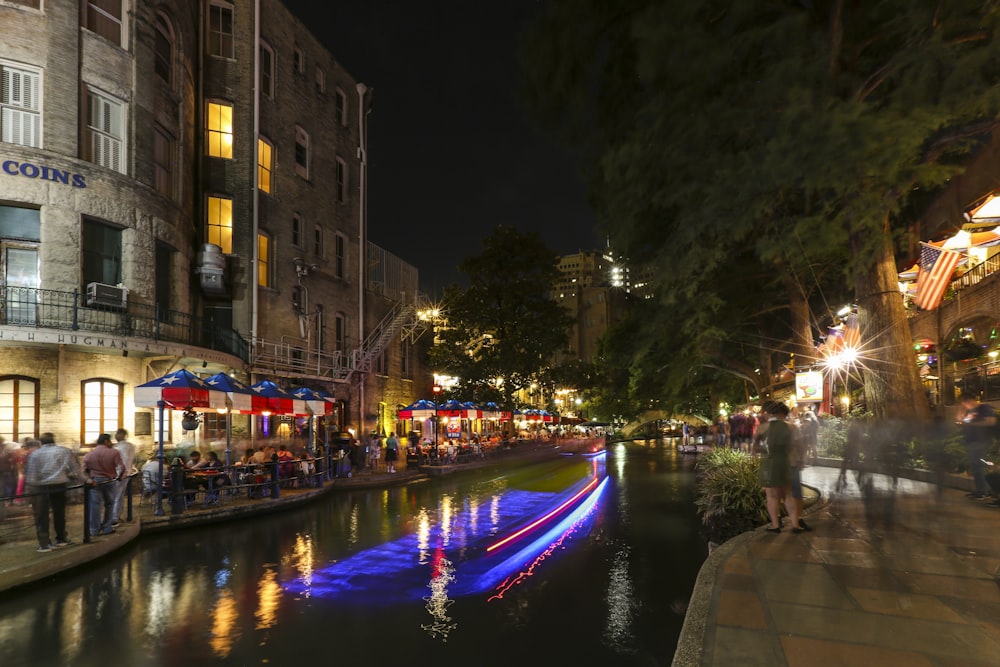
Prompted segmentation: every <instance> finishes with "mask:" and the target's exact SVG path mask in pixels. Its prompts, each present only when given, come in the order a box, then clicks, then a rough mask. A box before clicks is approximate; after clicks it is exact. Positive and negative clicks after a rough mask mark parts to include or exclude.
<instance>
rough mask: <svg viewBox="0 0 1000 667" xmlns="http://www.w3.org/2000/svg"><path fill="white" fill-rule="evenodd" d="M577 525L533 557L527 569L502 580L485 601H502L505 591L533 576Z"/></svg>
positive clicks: (573, 531) (574, 530)
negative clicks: (537, 568) (536, 569)
mask: <svg viewBox="0 0 1000 667" xmlns="http://www.w3.org/2000/svg"><path fill="white" fill-rule="evenodd" d="M579 525H580V522H579V521H577V522H576V523H575V524H573V525H572V526H571V527H570V528H569V530H567V531H566V532H565V533H563V534H562V535H560V536H559V539H558V540H556V541H555V542H553V543H552V544H550V545H549V546H548V548H546V549H545V551H543V552H542V553H540V554H538V555H537V556H536V557H535V560H533V561H532V562H531V565H529V566H528V567H527V569H525V570H522V571H521V572H518V573H517V574H516V575H514V576H511V577H507V578H506V579H504V580H503V582H501V583H500V585H499V586H497V587H496V590H497V591H498V592H496V593H494V594H493V595H491V596H489V597H488V598H486V601H487V602H490V601H492V600H502V599H503V596H504V594H505V593H506V592H507V591H509V590H510V589H511V588H513V587H514V586H517V585H518V584H520V583H521V582H523V581H524V580H525V579H527V578H528V577H530V576H531V575H533V574H534V573H535V568H536V567H538V566H539V565H541V564H542V561H544V560H545V559H546V558H548V557H549V556H551V555H552V552H554V551H555V550H556V549H558V548H559V547H561V546H562V543H563V542H565V541H566V538H568V537H569V536H570V535H572V534H573V533H575V532H576V530H577V527H578V526H579Z"/></svg>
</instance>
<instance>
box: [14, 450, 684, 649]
mask: <svg viewBox="0 0 1000 667" xmlns="http://www.w3.org/2000/svg"><path fill="white" fill-rule="evenodd" d="M629 456H632V453H631V452H623V453H622V454H620V455H619V453H618V451H617V450H615V455H614V459H613V462H612V460H608V461H607V462H605V460H604V459H603V458H602V459H600V460H597V459H595V460H576V461H574V460H566V459H564V460H560V461H559V462H550V463H546V464H543V465H540V466H537V467H536V466H526V467H525V468H524V469H515V470H510V471H505V473H504V474H503V475H501V476H497V477H494V478H490V479H485V475H484V477H483V478H475V477H472V478H465V479H456V480H447V479H445V480H436V481H434V482H431V483H424V484H411V485H407V486H401V487H398V488H395V489H392V490H390V491H389V492H386V491H385V490H383V489H379V490H376V491H370V492H369V491H364V492H360V491H343V492H341V493H338V494H334V495H332V496H331V497H330V498H329V501H324V502H321V503H316V504H315V505H314V506H311V507H309V508H308V509H306V510H303V511H295V512H289V513H287V514H283V515H267V516H260V517H254V518H253V519H252V521H247V522H246V524H245V525H241V524H240V523H238V522H237V523H234V524H231V525H227V526H226V527H225V530H224V531H222V534H223V535H224V536H225V538H224V539H220V537H219V535H220V529H219V528H218V527H213V528H211V529H206V530H204V531H199V530H192V531H186V532H184V533H176V534H171V535H169V536H164V537H162V538H157V537H151V538H148V539H143V540H142V541H141V542H140V543H139V544H137V545H136V546H135V547H134V548H132V549H131V550H130V551H128V552H123V553H121V554H117V555H115V556H113V557H111V558H109V559H108V560H107V561H105V562H103V563H102V564H101V565H100V566H99V567H95V568H93V569H90V570H86V571H82V572H80V573H79V574H78V575H72V576H70V577H67V578H65V579H64V580H62V583H59V584H57V585H49V586H45V587H39V589H38V591H37V592H30V593H26V594H24V595H20V596H19V597H18V596H15V597H14V598H9V599H5V600H2V601H0V667H21V666H25V667H34V666H35V665H50V664H52V665H56V664H58V665H71V666H73V667H89V666H90V665H104V664H116V665H117V664H128V665H170V664H187V665H202V664H214V663H219V664H221V663H226V664H265V663H267V664H289V661H290V660H292V659H294V660H295V661H304V660H308V661H312V660H323V659H324V658H329V656H330V654H331V651H333V652H334V653H335V654H336V655H337V656H338V658H342V659H347V660H349V661H354V662H361V663H362V664H386V663H398V662H402V661H404V660H410V661H412V660H413V658H414V656H416V655H421V656H422V658H426V662H427V663H428V664H430V663H432V662H433V663H435V664H459V662H461V663H462V664H466V663H471V664H477V665H483V666H484V667H486V666H488V665H495V664H504V663H509V661H510V660H511V659H517V660H520V661H522V662H529V663H530V662H532V661H533V660H536V659H537V661H539V662H546V663H548V662H553V663H557V664H566V663H574V662H575V663H580V664H595V663H596V662H598V661H600V662H602V663H603V664H623V665H625V664H637V663H633V662H630V661H631V660H632V659H633V657H635V656H639V655H640V654H641V655H642V656H645V657H649V656H650V655H653V656H655V660H647V661H646V662H645V663H643V664H662V661H663V660H664V659H668V658H669V656H670V655H671V653H670V651H671V650H672V646H671V642H672V641H673V639H672V638H671V633H676V632H677V631H679V626H680V623H681V621H682V619H681V618H679V617H674V616H673V614H671V613H670V610H669V609H667V608H666V605H667V604H669V602H670V601H671V600H674V599H678V598H682V599H686V597H687V595H689V594H690V586H691V583H685V582H686V581H687V577H688V576H690V577H691V579H690V581H691V582H693V573H696V572H697V565H698V564H699V563H700V560H698V559H699V558H700V554H697V552H696V557H695V558H696V562H695V564H694V565H693V566H689V565H688V564H686V563H685V564H683V565H682V566H681V565H678V564H677V563H676V562H675V561H673V560H671V559H672V558H674V557H675V555H676V554H678V553H682V552H684V551H685V550H690V544H691V543H690V541H689V540H691V539H697V527H698V524H697V518H696V517H695V516H694V514H693V512H692V511H691V509H690V508H691V498H690V495H689V492H687V491H684V489H683V488H681V490H682V491H684V493H683V495H681V496H678V497H676V498H673V495H674V494H675V493H677V489H678V488H679V485H678V481H680V482H681V484H680V487H683V481H684V480H685V479H688V474H687V473H678V472H677V470H678V465H677V464H675V463H671V462H670V461H669V460H668V458H667V453H666V452H663V453H662V457H661V452H656V451H654V448H644V450H643V451H642V452H641V456H639V457H633V459H634V460H632V461H631V462H629V461H628V458H629ZM647 456H657V457H658V458H659V459H660V460H661V462H662V464H663V466H664V468H663V469H658V470H657V474H656V475H651V473H650V466H649V465H648V459H647V458H646V457H647ZM685 460H687V459H685ZM605 467H606V468H607V469H613V470H614V471H617V472H616V475H620V477H621V479H618V480H611V481H609V480H608V479H607V478H606V474H605ZM662 473H666V474H662ZM626 475H627V477H626ZM692 476H693V475H692ZM595 478H596V479H601V480H602V481H601V483H600V485H599V486H598V487H597V488H594V489H593V490H591V491H589V492H588V493H587V494H586V495H585V496H581V497H580V498H578V499H577V501H576V502H575V504H573V505H572V507H571V508H567V511H566V512H563V513H559V514H558V515H557V516H555V517H553V519H552V520H551V521H549V522H545V523H544V524H540V525H538V526H536V527H535V528H534V529H532V530H529V531H527V532H525V533H524V534H523V535H522V536H521V537H520V539H517V540H515V541H513V542H511V543H509V544H508V545H506V546H504V547H503V548H500V549H498V550H494V551H492V552H489V553H488V554H487V552H486V547H488V546H489V545H491V544H493V543H496V542H499V541H500V540H502V539H504V538H505V537H506V536H508V535H510V534H511V533H513V532H516V531H518V530H520V529H521V528H523V527H524V526H527V525H530V524H531V523H533V522H534V521H535V520H536V519H537V518H538V517H541V516H544V515H546V514H548V513H549V512H550V511H551V510H552V509H553V508H555V507H559V506H560V505H562V504H563V503H564V502H565V501H566V500H567V499H569V498H571V497H572V496H574V495H575V494H576V493H578V492H579V491H580V490H581V489H582V488H584V487H585V486H586V484H588V483H590V482H591V481H593V480H594V479H595ZM625 480H627V482H628V483H627V484H626V483H624V481H625ZM623 488H627V491H626V492H624V493H623V492H622V489H623ZM664 494H671V497H672V498H673V499H672V500H669V501H666V500H665V496H664ZM674 507H677V508H679V509H678V510H677V511H676V513H672V512H674V510H673V508H674ZM675 516H676V517H677V518H676V519H675ZM687 517H690V524H691V530H690V536H685V535H683V534H682V533H681V528H682V526H684V525H687V524H686V523H685V522H686V521H687ZM623 520H624V522H623ZM623 545H630V547H631V545H641V547H640V546H635V547H634V548H630V547H625V546H623ZM700 546H703V545H700V544H699V545H697V547H696V548H700ZM375 618H377V619H378V621H377V622H374V621H373V619H375ZM673 624H676V626H677V627H676V629H671V628H672V626H673ZM654 626H655V627H656V628H657V629H656V630H655V631H651V630H650V628H652V627H654ZM389 627H391V628H392V641H386V638H387V637H388V635H387V634H386V632H387V631H386V628H389ZM664 628H667V629H666V630H665V629H664ZM643 633H645V635H646V637H645V639H642V640H639V639H637V637H639V636H641V635H643ZM568 636H572V637H573V638H574V640H573V641H572V642H558V644H560V645H561V646H560V647H558V648H557V647H556V645H555V643H552V642H548V640H549V639H551V638H552V637H568ZM109 637H112V638H113V639H112V640H110V641H109V640H108V638H109ZM306 637H322V638H323V639H324V640H325V641H320V642H309V641H306V640H305V639H304V638H306ZM546 642H548V644H547V643H546ZM488 643H490V644H494V645H497V646H500V645H502V646H505V647H507V648H508V651H507V652H506V653H504V654H503V655H501V654H499V653H496V654H494V653H490V652H489V651H485V652H484V646H486V645H487V644H488ZM313 644H316V645H317V646H316V647H315V651H312V649H311V646H312V645H313ZM549 644H551V646H550V645H549ZM651 645H652V646H653V647H654V648H650V646H651ZM528 646H534V647H536V648H534V649H532V651H533V653H531V655H530V656H527V655H526V654H525V653H524V652H525V651H527V650H528V649H527V648H526V647H528ZM538 646H546V648H543V649H539V648H537V647H538ZM664 646H665V647H666V648H663V647H664ZM311 651H312V652H311ZM420 651H425V653H420ZM512 651H513V653H512ZM623 657H624V660H622V659H621V658H623ZM657 661H659V662H657Z"/></svg>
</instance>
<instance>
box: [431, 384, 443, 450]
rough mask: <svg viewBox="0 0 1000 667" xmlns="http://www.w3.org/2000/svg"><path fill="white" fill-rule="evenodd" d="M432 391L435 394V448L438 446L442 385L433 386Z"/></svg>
mask: <svg viewBox="0 0 1000 667" xmlns="http://www.w3.org/2000/svg"><path fill="white" fill-rule="evenodd" d="M431 393H433V394H434V449H435V450H436V449H437V446H438V397H439V396H440V395H441V385H439V384H436V385H434V386H433V387H431Z"/></svg>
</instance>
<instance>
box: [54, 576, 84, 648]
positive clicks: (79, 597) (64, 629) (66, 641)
mask: <svg viewBox="0 0 1000 667" xmlns="http://www.w3.org/2000/svg"><path fill="white" fill-rule="evenodd" d="M63 609H64V610H65V611H64V615H65V618H64V619H63V622H62V623H60V624H59V635H60V637H61V639H62V643H61V645H62V646H63V647H64V648H63V650H62V656H63V657H64V658H66V663H67V664H69V663H71V662H74V661H76V660H77V659H78V658H79V657H80V653H82V652H83V650H84V643H83V624H82V623H80V617H81V614H82V613H83V591H82V589H81V590H77V591H74V593H73V594H72V596H71V597H69V598H67V599H66V600H65V605H64V606H63ZM46 639H47V638H46Z"/></svg>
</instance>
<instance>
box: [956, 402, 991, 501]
mask: <svg viewBox="0 0 1000 667" xmlns="http://www.w3.org/2000/svg"><path fill="white" fill-rule="evenodd" d="M958 421H959V423H960V424H961V425H962V442H964V443H965V452H966V454H967V455H968V457H969V472H970V473H972V479H973V481H974V482H975V485H976V488H975V490H974V491H972V493H969V494H966V495H967V496H968V497H969V498H972V499H975V500H979V499H985V498H989V497H990V489H989V486H988V485H987V483H986V464H985V463H984V462H983V458H984V457H985V456H986V454H987V451H988V450H989V447H990V443H991V442H992V439H993V427H994V426H996V423H997V417H996V412H995V411H994V410H993V408H992V407H991V406H989V405H986V404H985V403H980V402H979V401H977V400H976V399H975V398H972V397H971V396H963V397H962V403H961V412H960V414H959V415H958Z"/></svg>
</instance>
